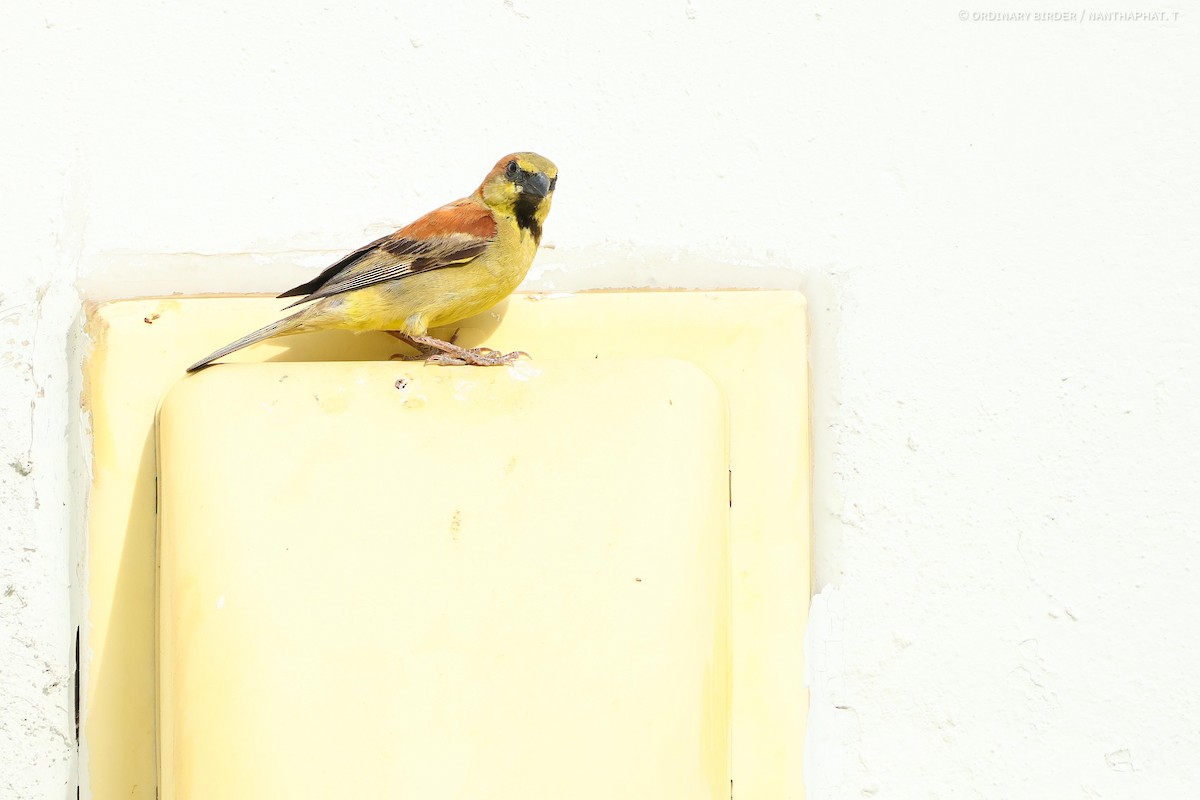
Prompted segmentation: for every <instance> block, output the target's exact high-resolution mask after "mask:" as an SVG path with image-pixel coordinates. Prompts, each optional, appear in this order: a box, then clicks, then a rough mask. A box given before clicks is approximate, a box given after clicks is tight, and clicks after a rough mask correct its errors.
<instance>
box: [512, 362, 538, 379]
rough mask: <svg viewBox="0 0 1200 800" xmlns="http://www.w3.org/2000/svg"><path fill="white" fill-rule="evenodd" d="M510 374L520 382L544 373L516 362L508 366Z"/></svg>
mask: <svg viewBox="0 0 1200 800" xmlns="http://www.w3.org/2000/svg"><path fill="white" fill-rule="evenodd" d="M508 374H509V375H511V376H512V377H514V378H516V379H517V380H519V381H527V380H529V379H530V378H536V377H538V376H539V375H541V374H542V371H541V370H540V369H538V368H537V367H535V366H533V365H532V364H528V363H526V362H524V361H514V362H513V363H512V364H509V365H508Z"/></svg>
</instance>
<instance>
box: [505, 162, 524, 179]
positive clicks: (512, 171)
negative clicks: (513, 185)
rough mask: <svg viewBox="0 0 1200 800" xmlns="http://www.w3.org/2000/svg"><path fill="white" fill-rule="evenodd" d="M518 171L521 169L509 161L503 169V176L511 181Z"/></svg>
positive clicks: (515, 163)
mask: <svg viewBox="0 0 1200 800" xmlns="http://www.w3.org/2000/svg"><path fill="white" fill-rule="evenodd" d="M520 171H521V168H520V167H518V166H517V162H515V161H510V162H508V166H507V167H506V168H505V169H504V176H505V177H506V178H508V179H509V180H512V179H513V178H515V177H517V173H518V172H520Z"/></svg>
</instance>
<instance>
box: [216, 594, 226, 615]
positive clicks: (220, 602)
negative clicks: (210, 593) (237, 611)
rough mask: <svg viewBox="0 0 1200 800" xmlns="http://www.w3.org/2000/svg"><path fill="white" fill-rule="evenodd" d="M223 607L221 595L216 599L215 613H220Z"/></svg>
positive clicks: (223, 596)
mask: <svg viewBox="0 0 1200 800" xmlns="http://www.w3.org/2000/svg"><path fill="white" fill-rule="evenodd" d="M224 607H225V595H221V596H219V597H218V598H217V611H220V610H221V609H222V608H224Z"/></svg>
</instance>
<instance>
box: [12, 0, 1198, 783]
mask: <svg viewBox="0 0 1200 800" xmlns="http://www.w3.org/2000/svg"><path fill="white" fill-rule="evenodd" d="M1135 8H1136V7H1134V8H1129V9H1124V10H1130V11H1132V10H1135ZM993 10H1000V9H991V8H985V9H979V8H972V9H968V11H967V15H968V17H970V16H971V15H972V12H978V11H993ZM958 12H959V9H958V8H955V7H952V6H945V7H944V8H941V9H934V8H929V9H924V10H916V9H913V8H900V7H893V5H892V4H885V3H882V2H874V3H870V4H866V6H865V7H859V8H857V9H848V8H843V7H841V6H838V5H811V4H798V3H794V2H787V1H786V0H769V1H768V0H764V1H763V2H756V3H737V4H734V3H723V4H719V3H716V2H714V1H713V0H678V2H670V3H659V4H647V3H643V2H639V1H638V0H610V1H609V2H606V3H600V4H592V5H590V6H583V5H577V4H567V3H562V2H553V1H552V0H495V2H481V1H476V2H471V3H464V4H461V6H455V7H454V8H451V7H450V6H449V5H448V4H447V5H444V4H432V3H395V2H378V3H366V2H347V3H315V2H300V3H296V2H287V3H285V2H276V3H272V2H267V1H266V0H253V2H243V3H231V2H230V3H215V2H211V0H210V1H209V2H194V3H188V4H170V3H165V2H153V1H152V0H130V1H129V2H124V3H120V4H116V3H106V4H98V3H87V2H83V0H58V1H57V2H50V1H47V2H41V3H26V4H16V3H9V4H6V5H5V7H4V9H3V10H2V11H0V108H3V109H4V111H3V117H4V120H3V122H0V136H2V140H0V145H2V147H0V246H2V250H0V253H2V255H0V295H2V297H0V429H2V430H3V431H4V434H5V435H4V436H2V437H0V480H2V482H3V486H2V488H0V501H2V502H3V506H2V509H0V796H3V797H6V798H7V797H13V798H62V797H67V796H73V793H74V790H73V786H74V783H73V781H74V777H73V769H74V766H73V764H74V755H73V721H72V719H71V713H70V707H71V702H70V670H71V657H70V649H71V640H72V630H71V618H72V612H71V603H72V600H71V598H72V594H71V592H70V591H69V586H70V585H73V584H75V585H77V584H78V582H79V576H78V574H77V572H76V570H75V569H74V568H73V563H74V562H73V559H74V558H75V554H74V553H73V545H72V543H71V539H70V537H69V536H68V535H67V532H66V531H67V529H68V528H69V527H70V524H71V520H72V519H73V518H75V517H77V516H78V514H79V513H80V510H79V509H78V508H77V507H73V505H72V503H73V501H72V495H71V492H70V490H69V486H70V476H69V475H68V466H67V461H66V445H65V441H66V440H67V439H68V437H69V436H70V435H72V434H71V431H72V429H73V427H75V425H76V418H75V414H74V409H75V407H76V403H77V397H76V396H74V392H73V390H71V388H70V381H71V374H72V370H73V369H75V368H76V366H77V360H73V359H77V356H75V355H72V354H71V352H70V339H69V331H70V329H71V327H72V325H73V324H74V322H75V320H76V317H77V314H78V311H79V303H80V295H79V294H78V292H79V291H82V292H85V293H87V294H88V295H89V296H92V297H101V298H106V297H114V296H122V295H133V294H141V293H150V292H164V291H175V290H180V291H193V290H199V289H206V290H226V291H236V290H247V289H254V290H266V289H271V288H279V287H280V286H282V285H284V284H285V283H286V281H287V280H290V279H292V278H293V277H296V276H298V275H299V274H300V271H299V268H298V267H290V268H289V267H280V266H278V265H279V264H280V263H281V262H284V263H286V262H289V261H295V262H297V263H300V264H303V265H305V266H308V267H313V266H318V265H320V264H321V263H323V261H324V260H325V258H326V256H327V255H328V253H327V252H326V251H336V250H339V249H345V248H350V247H353V246H356V245H357V244H360V243H361V242H362V241H364V239H365V237H367V236H373V235H377V234H378V233H379V232H380V231H382V230H384V229H385V228H386V226H389V225H393V224H399V223H403V222H405V221H407V220H408V219H410V218H411V217H413V216H415V215H416V214H418V213H420V212H423V211H425V210H427V209H428V208H430V207H432V206H433V205H436V204H438V203H441V202H443V201H445V200H449V199H452V198H453V197H455V196H457V195H459V194H461V193H464V192H466V191H467V190H469V189H470V188H472V187H473V186H474V184H475V183H476V182H477V181H478V179H479V177H480V176H481V175H482V171H483V170H484V169H485V168H486V167H487V166H489V165H490V163H491V162H492V161H493V160H494V159H495V158H497V157H498V156H499V155H501V154H502V153H504V152H506V151H508V150H511V149H524V148H532V149H536V150H539V151H541V152H543V153H545V154H546V155H549V156H550V157H552V158H553V159H554V160H556V161H557V162H558V164H559V166H560V168H561V171H562V181H561V182H560V187H559V191H558V193H557V198H556V206H555V209H554V213H553V215H552V216H551V218H550V223H549V225H548V227H547V236H548V241H549V243H551V244H554V245H555V249H554V250H552V251H548V252H546V253H543V256H542V257H541V261H540V263H539V265H538V267H537V272H536V274H535V275H534V276H533V285H537V286H546V287H551V286H553V287H558V288H564V287H575V286H586V285H590V284H603V285H613V284H620V283H628V284H642V283H648V282H649V283H657V284H660V285H689V284H704V285H714V284H718V285H719V284H723V283H724V284H728V283H731V282H737V283H741V284H744V285H753V284H756V283H757V284H762V285H788V284H789V283H790V285H794V286H801V287H802V288H804V289H805V291H806V292H807V293H808V295H809V297H810V300H811V301H812V304H813V312H814V352H813V359H812V360H813V369H814V374H813V381H814V384H815V387H816V391H817V407H816V409H815V422H816V435H817V459H818V460H817V475H816V490H817V508H816V509H815V516H816V523H817V541H816V545H815V546H816V559H817V562H816V563H817V575H816V577H817V585H818V586H827V588H826V589H825V590H824V592H823V593H822V594H821V595H819V596H818V597H817V598H816V600H815V603H814V614H813V632H812V635H811V636H810V641H809V647H810V654H811V657H812V674H811V675H810V676H809V677H810V679H811V682H812V688H813V711H812V736H811V737H810V738H811V742H810V761H811V765H810V775H809V781H810V786H811V790H812V791H811V795H812V797H814V798H818V800H825V799H826V798H856V797H879V798H925V797H945V798H969V797H980V798H1041V797H1046V798H1052V797H1053V798H1057V797H1084V798H1087V797H1102V798H1155V799H1156V800H1157V799H1158V798H1168V797H1185V796H1190V795H1191V794H1192V793H1194V791H1195V788H1194V787H1195V786H1196V785H1198V784H1200V759H1197V758H1196V755H1195V754H1196V753H1197V752H1198V751H1200V729H1198V728H1197V726H1196V719H1197V718H1200V694H1198V693H1197V692H1196V676H1197V671H1196V667H1195V665H1196V664H1200V644H1198V641H1197V635H1196V633H1195V627H1196V626H1195V625H1194V623H1191V622H1190V619H1191V617H1192V616H1193V610H1194V608H1195V606H1196V603H1197V601H1198V600H1200V590H1197V588H1196V581H1197V573H1196V566H1197V562H1198V561H1200V541H1198V540H1197V537H1196V535H1195V532H1194V531H1195V518H1196V515H1197V513H1198V512H1200V507H1198V506H1200V504H1198V502H1197V500H1196V484H1197V478H1198V477H1200V469H1198V467H1197V459H1196V455H1195V454H1196V452H1197V450H1198V449H1200V424H1198V423H1197V411H1198V410H1200V402H1198V401H1197V399H1196V398H1197V397H1200V378H1198V377H1197V369H1196V365H1197V363H1198V362H1200V331H1198V327H1200V326H1198V325H1197V314H1196V310H1195V309H1196V307H1197V301H1198V300H1200V278H1198V277H1197V267H1198V266H1200V252H1198V249H1200V248H1198V247H1197V241H1196V234H1195V230H1196V224H1197V220H1200V214H1198V212H1200V209H1198V208H1197V206H1198V200H1200V190H1198V186H1200V169H1198V155H1197V148H1196V143H1197V141H1198V140H1200V130H1198V127H1200V95H1198V94H1197V91H1196V87H1197V85H1198V80H1200V51H1198V50H1197V48H1196V47H1195V42H1196V41H1197V34H1198V30H1197V25H1200V14H1197V13H1195V12H1192V11H1189V10H1186V9H1183V10H1181V13H1180V14H1179V15H1178V17H1170V16H1169V17H1168V21H1148V20H1121V21H1113V22H1107V23H1102V22H1098V21H1089V20H1087V19H1084V20H1083V21H1082V22H1080V21H1068V22H1049V21H1037V20H1033V19H1029V20H1025V21H1007V22H1001V21H985V20H973V19H968V20H966V21H960V20H959V13H958ZM293 251H309V252H305V253H294V252H293ZM312 251H320V252H312ZM247 252H249V253H262V254H279V253H284V254H285V255H284V256H283V257H279V256H277V255H264V257H263V258H262V259H261V263H262V265H263V266H262V269H261V270H256V271H254V272H252V273H239V274H233V273H231V272H230V270H229V269H228V268H223V267H221V266H220V264H221V263H229V262H221V261H220V259H209V258H205V257H204V255H198V256H197V257H196V258H195V259H192V260H189V261H188V266H187V267H183V266H180V263H181V262H180V261H179V260H178V259H170V260H169V263H170V264H171V267H170V268H169V269H167V268H164V267H163V264H166V263H168V261H166V260H157V259H156V258H155V257H154V256H153V255H152V254H155V253H196V254H223V253H247ZM146 254H151V255H146ZM681 254H683V255H681ZM664 255H665V256H666V257H667V258H666V260H665V261H664V260H663V258H662V257H663V256H664ZM721 263H728V264H733V265H736V266H726V267H722V266H720V264H721ZM289 270H290V271H289ZM77 287H79V288H78V289H77ZM786 366H787V365H781V368H786ZM75 602H76V604H77V603H78V598H77V597H76V600H75ZM75 615H76V616H78V609H76V612H75ZM1189 631H1191V632H1189ZM802 679H803V677H802V676H797V680H802Z"/></svg>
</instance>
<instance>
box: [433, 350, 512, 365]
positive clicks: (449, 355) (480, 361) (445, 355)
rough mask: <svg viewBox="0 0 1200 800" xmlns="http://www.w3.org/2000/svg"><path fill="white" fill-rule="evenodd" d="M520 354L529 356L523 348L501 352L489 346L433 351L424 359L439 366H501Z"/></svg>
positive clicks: (509, 362)
mask: <svg viewBox="0 0 1200 800" xmlns="http://www.w3.org/2000/svg"><path fill="white" fill-rule="evenodd" d="M521 356H525V357H526V358H529V357H530V356H529V353H526V352H525V351H524V350H514V351H513V352H511V353H501V352H500V351H499V350H493V349H492V348H490V347H475V348H472V349H470V350H458V351H454V352H440V353H434V354H433V355H431V356H429V357H428V358H426V359H425V363H426V364H438V365H440V366H464V365H470V366H472V367H501V366H504V365H505V364H511V363H513V362H514V361H516V360H517V359H518V358H520V357H521Z"/></svg>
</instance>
